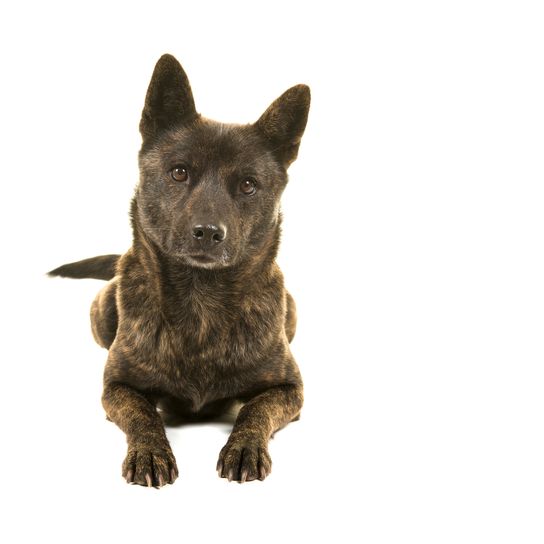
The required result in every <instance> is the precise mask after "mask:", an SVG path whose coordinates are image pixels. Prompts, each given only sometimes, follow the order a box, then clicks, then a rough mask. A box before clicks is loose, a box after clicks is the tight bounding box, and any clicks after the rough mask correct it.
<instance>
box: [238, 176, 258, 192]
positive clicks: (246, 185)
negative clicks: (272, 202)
mask: <svg viewBox="0 0 544 544" xmlns="http://www.w3.org/2000/svg"><path fill="white" fill-rule="evenodd" d="M256 191H257V182H256V181H255V180H254V179H252V178H246V179H244V180H243V181H242V183H240V192H241V193H243V194H244V195H247V196H250V195H253V194H255V192H256Z"/></svg>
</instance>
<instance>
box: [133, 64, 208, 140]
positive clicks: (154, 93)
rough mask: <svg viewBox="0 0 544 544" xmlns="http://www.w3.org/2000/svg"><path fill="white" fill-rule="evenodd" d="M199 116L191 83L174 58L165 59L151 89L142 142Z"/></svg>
mask: <svg viewBox="0 0 544 544" xmlns="http://www.w3.org/2000/svg"><path fill="white" fill-rule="evenodd" d="M197 116H198V114H197V112H196V109H195V101H194V99H193V93H192V91H191V86H190V85H189V79H188V78H187V75H186V74H185V72H184V70H183V68H182V67H181V64H180V63H179V62H178V61H177V60H176V59H175V58H174V57H173V56H172V55H163V56H162V57H161V58H160V59H159V60H158V62H157V64H156V65H155V70H153V76H151V82H150V83H149V87H148V89H147V94H146V97H145V105H144V109H143V111H142V119H141V121H140V133H141V134H142V138H143V139H144V141H146V140H149V139H151V138H154V137H156V136H157V134H159V133H160V132H162V131H164V130H167V129H169V128H173V127H176V126H180V125H183V124H185V123H188V122H190V121H192V120H193V119H195V118H196V117H197Z"/></svg>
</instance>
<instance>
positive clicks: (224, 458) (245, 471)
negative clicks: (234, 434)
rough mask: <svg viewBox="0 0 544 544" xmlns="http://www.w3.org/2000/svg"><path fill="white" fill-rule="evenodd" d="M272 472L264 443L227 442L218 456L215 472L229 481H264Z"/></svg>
mask: <svg viewBox="0 0 544 544" xmlns="http://www.w3.org/2000/svg"><path fill="white" fill-rule="evenodd" d="M271 470H272V460H271V459H270V455H268V448H267V447H266V443H261V442H251V441H246V440H229V441H228V442H227V444H226V445H225V446H224V448H223V449H222V450H221V453H220V454H219V461H218V462H217V472H218V473H219V476H220V477H221V478H227V479H228V480H229V482H230V481H232V480H234V481H237V482H250V481H251V480H257V479H259V480H264V479H265V478H266V477H267V476H268V475H269V474H270V471H271Z"/></svg>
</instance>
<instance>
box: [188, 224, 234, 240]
mask: <svg viewBox="0 0 544 544" xmlns="http://www.w3.org/2000/svg"><path fill="white" fill-rule="evenodd" d="M226 235H227V229H226V228H225V227H224V226H222V225H195V226H194V227H193V237H194V238H196V239H197V240H198V241H199V242H201V243H203V244H209V245H215V244H219V243H220V242H222V241H223V240H224V239H225V237H226Z"/></svg>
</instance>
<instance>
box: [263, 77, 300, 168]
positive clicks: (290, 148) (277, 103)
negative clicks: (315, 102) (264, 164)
mask: <svg viewBox="0 0 544 544" xmlns="http://www.w3.org/2000/svg"><path fill="white" fill-rule="evenodd" d="M309 109H310V88H309V87H308V86H307V85H295V86H294V87H291V88H290V89H288V90H287V91H285V92H284V93H283V94H282V95H281V96H280V97H279V98H277V99H276V100H274V102H272V104H271V105H270V106H269V108H268V109H267V110H266V111H265V112H264V113H263V114H262V115H261V117H260V118H259V120H258V121H257V123H255V125H256V127H257V128H258V129H259V130H260V132H261V133H262V134H264V136H265V137H266V138H267V140H268V141H269V142H270V144H271V145H272V148H273V150H274V152H275V153H276V155H277V156H278V157H279V159H280V160H281V161H282V162H283V164H284V166H285V167H286V168H287V167H288V166H289V165H290V164H291V163H292V162H293V161H294V160H295V159H296V158H297V154H298V148H299V145H300V140H301V138H302V135H303V134H304V129H305V128H306V121H308V111H309Z"/></svg>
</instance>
